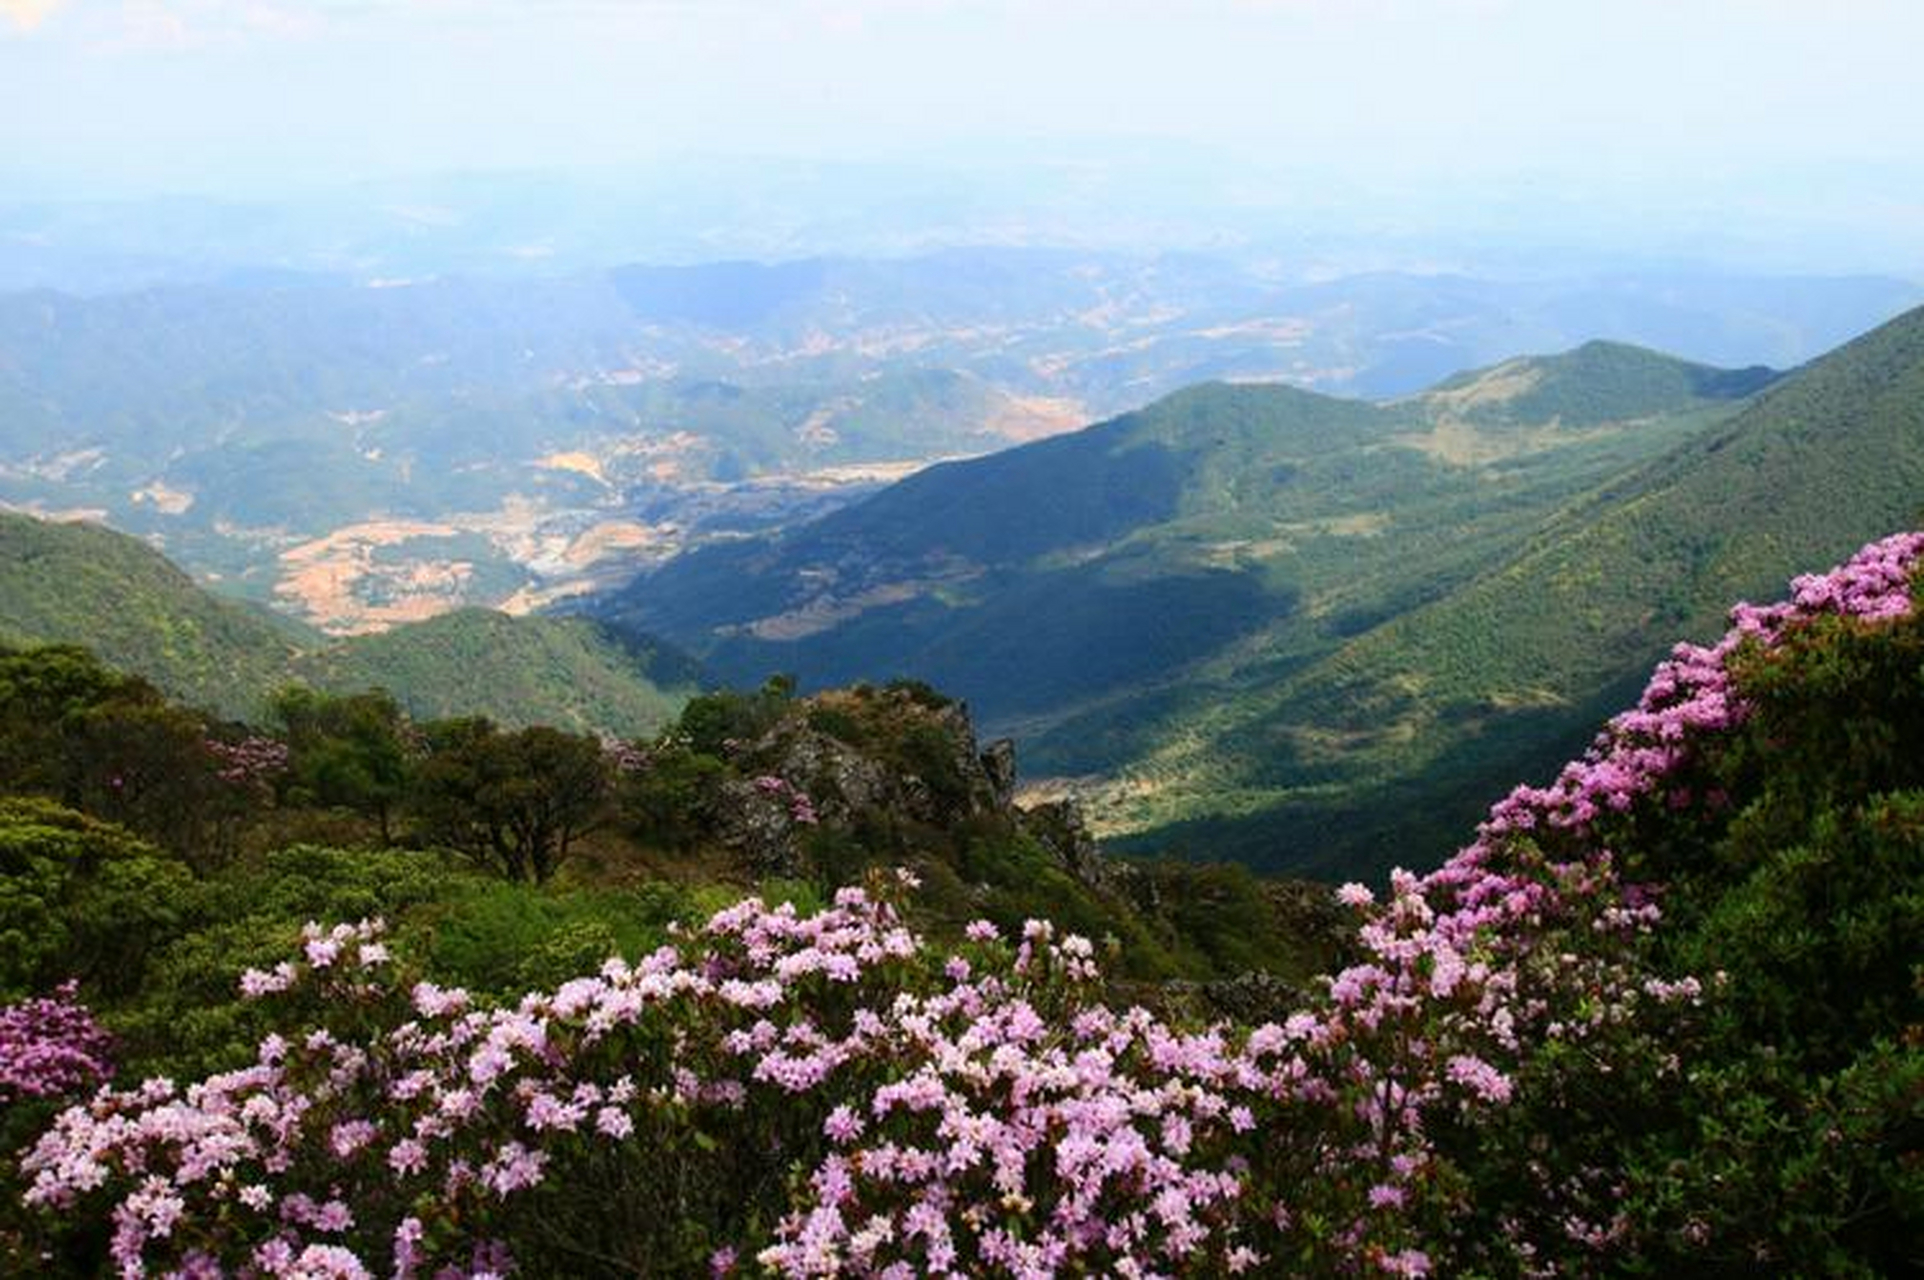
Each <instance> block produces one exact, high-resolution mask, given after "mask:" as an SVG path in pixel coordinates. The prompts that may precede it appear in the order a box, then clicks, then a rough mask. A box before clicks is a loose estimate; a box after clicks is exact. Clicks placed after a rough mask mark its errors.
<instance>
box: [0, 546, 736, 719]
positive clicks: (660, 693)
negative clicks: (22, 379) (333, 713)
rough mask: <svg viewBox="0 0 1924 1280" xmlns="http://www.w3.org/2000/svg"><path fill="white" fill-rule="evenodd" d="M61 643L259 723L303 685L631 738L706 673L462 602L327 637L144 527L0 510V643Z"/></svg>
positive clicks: (660, 650) (645, 642) (659, 655)
mask: <svg viewBox="0 0 1924 1280" xmlns="http://www.w3.org/2000/svg"><path fill="white" fill-rule="evenodd" d="M58 643H72V644H81V645H85V646H86V647H88V648H89V649H92V650H93V651H94V652H96V653H97V654H99V656H100V657H101V659H102V660H103V661H105V662H107V663H108V664H110V665H112V666H115V667H118V668H120V669H122V670H125V671H128V672H130V673H132V674H135V675H139V676H142V677H144V678H146V679H149V680H151V681H153V682H154V684H155V685H156V686H158V687H159V688H161V689H162V690H164V691H166V692H167V693H169V694H172V695H173V696H175V697H178V698H181V699H182V700H184V701H187V702H190V703H193V704H195V705H199V706H203V707H207V708H209V709H211V710H214V711H217V712H219V713H221V714H224V715H228V716H233V717H235V718H239V719H255V720H258V719H259V718H260V717H261V716H262V715H263V714H264V712H265V709H266V708H267V706H268V703H269V701H270V699H271V697H272V694H273V692H274V691H275V689H277V688H278V687H280V686H282V685H284V684H288V683H293V682H301V683H308V684H313V685H315V686H317V687H319V688H322V689H327V690H330V691H335V692H358V691H359V690H361V689H365V688H370V687H376V686H379V687H385V688H387V689H388V690H389V691H390V692H391V693H393V694H394V695H395V696H396V698H397V699H398V700H399V701H400V702H401V703H402V705H403V706H404V707H406V708H408V709H409V710H410V711H413V712H415V713H417V714H420V715H422V716H425V717H446V716H455V715H481V714H485V715H489V716H490V717H491V718H493V719H496V720H499V721H501V722H503V723H505V724H509V725H516V726H518V725H529V724H551V725H557V726H561V727H566V728H571V729H575V730H579V731H596V732H604V733H611V734H615V735H617V736H633V735H637V734H642V733H646V732H651V731H653V730H654V729H655V728H657V727H659V726H660V725H661V724H662V723H664V722H666V721H667V720H669V719H672V718H673V716H674V715H675V713H676V712H677V711H678V710H679V708H680V706H681V704H682V702H684V701H686V699H687V697H688V696H689V695H690V694H692V693H693V692H694V691H695V690H696V688H698V687H699V685H700V684H701V683H702V677H701V674H700V671H699V669H698V668H697V667H696V666H695V665H694V664H693V663H692V662H691V661H689V660H688V659H687V658H686V657H685V656H684V655H681V654H679V653H677V652H675V651H673V650H671V649H669V648H668V647H667V646H665V645H662V644H660V643H658V642H656V641H653V640H652V639H650V638H648V637H644V636H638V635H633V634H630V633H625V632H620V631H616V630H614V629H612V628H609V627H605V626H602V625H601V624H599V623H596V622H594V621H592V620H589V619H585V618H545V617H521V618H517V617H511V616H509V615H507V614H502V613H497V612H493V611H490V610H482V609H472V610H459V611H456V612H453V613H450V614H444V615H442V616H440V617H438V618H432V619H429V620H427V621H425V622H418V623H407V624H403V625H401V626H399V627H395V628H393V629H391V630H389V631H387V632H383V633H377V634H373V635H366V636H354V637H347V638H344V639H330V638H328V637H325V636H322V635H320V634H319V633H318V632H314V631H312V630H311V629H308V628H304V627H302V626H301V625H300V624H299V623H296V622H294V621H292V620H291V619H285V618H280V617H277V616H274V615H270V614H268V613H267V611H266V610H264V609H257V608H255V607H253V606H251V605H249V604H247V603H245V602H238V601H232V600H228V599H225V598H223V597H220V596H216V595H214V594H213V593H211V592H209V591H207V590H206V589H205V588H203V587H202V586H200V585H199V584H197V583H195V582H194V581H193V579H192V578H190V577H189V576H188V575H187V574H186V573H185V572H184V571H182V570H181V569H180V568H179V567H178V566H176V565H175V564H173V562H172V561H170V560H168V559H167V558H166V556H164V555H163V554H162V553H161V552H159V551H158V550H156V549H154V548H153V547H151V546H149V545H148V544H147V543H145V542H143V541H141V540H140V539H138V538H134V537H131V536H130V535H127V534H123V533H119V532H116V531H114V530H111V529H108V528H106V527H105V526H103V525H97V524H92V523H88V522H85V521H75V522H54V521H48V520H41V519H37V518H35V517H32V516H27V515H22V514H18V513H13V512H6V511H0V645H13V646H27V645H34V644H58Z"/></svg>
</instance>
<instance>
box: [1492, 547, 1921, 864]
mask: <svg viewBox="0 0 1924 1280" xmlns="http://www.w3.org/2000/svg"><path fill="white" fill-rule="evenodd" d="M1920 555H1924V533H1900V534H1895V535H1893V536H1891V537H1889V538H1885V539H1884V540H1882V541H1881V542H1874V543H1872V544H1871V545H1869V546H1867V547H1865V548H1864V549H1863V550H1861V551H1859V552H1858V553H1857V554H1856V555H1855V556H1853V557H1851V559H1850V560H1849V561H1847V562H1846V563H1845V564H1843V565H1840V566H1839V567H1837V568H1836V569H1833V570H1832V571H1831V572H1829V573H1827V574H1808V575H1805V576H1803V577H1800V578H1797V579H1796V580H1795V581H1793V582H1792V583H1791V598H1790V599H1789V600H1788V601H1786V602H1784V603H1781V604H1774V605H1753V604H1740V605H1738V606H1737V607H1736V608H1734V609H1732V610H1731V613H1730V620H1731V627H1730V630H1729V631H1727V632H1726V633H1725V634H1724V636H1723V638H1722V639H1721V640H1719V641H1718V642H1717V643H1716V644H1714V645H1710V646H1702V645H1693V644H1679V645H1678V646H1677V647H1676V648H1675V649H1674V650H1673V651H1672V653H1671V656H1670V657H1669V659H1668V660H1666V661H1664V662H1663V663H1661V664H1659V665H1658V667H1657V669H1656V672H1655V673H1654V674H1653V675H1652V677H1651V679H1650V683H1649V684H1648V686H1647V687H1646V688H1645V689H1644V693H1643V697H1642V698H1641V699H1640V700H1639V701H1638V703H1637V706H1636V708H1635V709H1634V710H1631V711H1626V712H1624V713H1623V714H1621V715H1619V716H1617V717H1616V718H1614V719H1613V720H1611V721H1610V724H1609V727H1608V728H1607V729H1606V730H1605V731H1604V733H1603V734H1601V735H1600V736H1599V737H1598V739H1597V742H1596V744H1595V745H1594V746H1593V747H1592V748H1591V749H1590V751H1589V752H1588V753H1587V754H1586V755H1585V756H1584V757H1583V758H1582V759H1581V760H1575V761H1572V762H1571V763H1570V764H1568V765H1567V766H1565V767H1564V770H1563V772H1562V773H1561V774H1559V775H1558V777H1557V780H1556V781H1555V782H1553V783H1551V784H1550V785H1549V786H1548V787H1528V786H1523V787H1518V788H1517V789H1516V790H1515V791H1513V792H1511V793H1510V795H1509V796H1508V798H1506V799H1504V800H1503V801H1501V802H1500V803H1498V804H1497V805H1496V807H1495V808H1494V809H1492V810H1491V811H1490V817H1489V819H1488V820H1487V821H1486V822H1485V823H1484V824H1483V825H1482V826H1481V827H1480V828H1479V829H1478V836H1479V838H1478V842H1477V844H1476V845H1473V846H1472V849H1476V848H1487V847H1488V846H1489V845H1490V844H1491V843H1492V842H1499V841H1501V840H1502V839H1503V838H1504V837H1506V836H1509V835H1511V834H1513V833H1517V832H1532V831H1544V830H1551V829H1559V830H1565V831H1574V832H1582V831H1584V830H1586V829H1587V828H1589V827H1590V826H1591V824H1592V823H1594V822H1595V821H1596V820H1597V819H1598V818H1599V817H1601V816H1603V815H1605V814H1608V813H1623V812H1626V811H1628V810H1629V809H1630V808H1631V807H1632V805H1634V804H1635V803H1636V802H1637V800H1639V799H1640V798H1642V797H1644V796H1648V795H1652V794H1655V793H1656V792H1658V791H1659V790H1660V789H1661V788H1662V787H1663V785H1664V783H1665V780H1666V779H1667V778H1669V777H1670V776H1671V775H1672V774H1673V773H1675V772H1676V771H1677V769H1678V768H1679V766H1680V765H1682V764H1683V763H1684V761H1685V760H1686V759H1687V758H1688V747H1689V743H1690V742H1691V740H1693V739H1694V738H1696V737H1698V736H1699V735H1701V734H1704V733H1714V732H1716V731H1718V730H1721V729H1726V728H1729V727H1730V726H1732V725H1734V724H1736V723H1738V722H1739V721H1741V720H1742V719H1743V716H1744V706H1743V703H1742V699H1741V698H1740V697H1739V696H1738V695H1737V693H1736V691H1735V690H1734V689H1733V688H1732V684H1731V672H1730V659H1731V657H1732V656H1733V655H1734V654H1736V653H1737V652H1738V651H1739V650H1741V649H1744V648H1746V647H1747V646H1762V647H1763V648H1765V649H1771V648H1775V647H1777V646H1778V645H1779V644H1781V643H1782V641H1783V638H1784V637H1785V635H1786V634H1788V633H1789V632H1790V631H1792V630H1793V629H1795V628H1797V627H1799V626H1802V625H1806V624H1808V623H1809V622H1810V621H1811V620H1813V619H1816V618H1820V617H1825V616H1836V617H1844V618H1855V619H1860V620H1863V621H1866V622H1877V621H1885V620H1891V619H1896V618H1903V617H1907V616H1909V614H1910V611H1911V580H1912V576H1913V575H1914V574H1915V573H1916V571H1917V565H1918V560H1919V557H1920ZM1688 801H1689V798H1688V797H1687V796H1684V797H1680V798H1679V802H1680V803H1688Z"/></svg>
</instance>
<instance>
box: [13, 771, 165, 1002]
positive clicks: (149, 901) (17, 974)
mask: <svg viewBox="0 0 1924 1280" xmlns="http://www.w3.org/2000/svg"><path fill="white" fill-rule="evenodd" d="M193 894H194V883H193V877H192V875H191V874H190V873H189V871H188V869H187V868H186V867H185V866H183V865H182V864H181V863H180V862H179V861H177V860H175V859H173V858H170V857H168V856H167V855H166V854H164V853H162V852H160V851H159V850H158V849H155V848H154V847H153V846H152V845H149V844H147V843H145V842H144V841H142V840H140V839H138V838H136V837H135V836H133V835H132V834H130V833H129V832H127V831H126V830H124V829H122V828H120V827H116V826H112V825H109V824H107V823H104V822H98V821H96V820H94V819H92V818H89V817H87V816H86V815H84V814H81V813H76V812H74V811H73V810H72V809H67V808H64V807H62V806H60V805H57V804H54V803H52V802H51V801H46V800H34V799H5V800H0V999H17V998H19V997H21V996H24V995H29V994H33V993H38V992H42V991H47V990H50V989H51V988H53V987H54V986H55V985H56V984H58V983H60V982H63V981H66V980H67V979H69V978H78V979H80V980H81V981H82V982H84V983H86V984H87V985H88V987H89V988H90V989H93V990H97V991H104V992H106V993H108V994H110V995H112V994H124V993H128V992H132V991H135V990H137V989H138V988H139V987H140V985H141V983H142V981H143V978H144V975H145V973H146V969H147V963H148V959H149V957H150V955H151V954H152V953H153V951H154V950H155V948H157V947H158V946H160V945H161V944H162V943H164V942H165V941H166V940H167V939H169V938H170V937H172V936H173V934H174V933H175V932H176V931H177V930H178V929H179V928H180V926H181V923H182V920H183V919H184V918H185V915H186V913H187V912H188V910H189V909H190V907H191V905H192V898H193Z"/></svg>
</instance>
